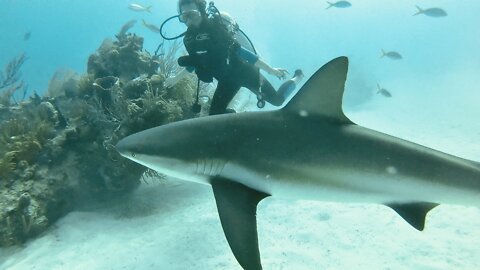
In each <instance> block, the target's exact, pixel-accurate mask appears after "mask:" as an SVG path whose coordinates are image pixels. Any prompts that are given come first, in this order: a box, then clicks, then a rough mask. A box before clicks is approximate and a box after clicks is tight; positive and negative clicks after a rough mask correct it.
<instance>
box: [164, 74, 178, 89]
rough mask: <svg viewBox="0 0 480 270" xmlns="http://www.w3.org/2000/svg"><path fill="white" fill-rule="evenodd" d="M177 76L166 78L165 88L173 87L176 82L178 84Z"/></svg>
mask: <svg viewBox="0 0 480 270" xmlns="http://www.w3.org/2000/svg"><path fill="white" fill-rule="evenodd" d="M177 81H178V80H177V77H175V76H174V77H168V78H166V79H165V81H164V82H163V86H164V87H165V88H171V87H173V86H174V85H175V84H177Z"/></svg>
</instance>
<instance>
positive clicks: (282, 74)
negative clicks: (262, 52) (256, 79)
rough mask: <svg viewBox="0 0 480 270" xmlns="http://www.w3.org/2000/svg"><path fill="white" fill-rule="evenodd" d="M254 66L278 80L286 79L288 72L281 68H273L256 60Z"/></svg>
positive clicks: (260, 60)
mask: <svg viewBox="0 0 480 270" xmlns="http://www.w3.org/2000/svg"><path fill="white" fill-rule="evenodd" d="M254 66H256V67H257V68H259V69H262V70H265V71H266V72H268V74H270V75H273V76H276V77H278V78H279V79H285V78H286V77H287V74H288V71H287V70H286V69H283V68H273V67H271V66H270V65H269V64H267V63H266V62H264V61H263V60H262V59H260V58H258V60H257V62H255V64H254Z"/></svg>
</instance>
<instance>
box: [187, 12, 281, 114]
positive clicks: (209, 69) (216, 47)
mask: <svg viewBox="0 0 480 270" xmlns="http://www.w3.org/2000/svg"><path fill="white" fill-rule="evenodd" d="M183 43H184V45H185V48H186V49H187V52H188V56H183V57H180V58H179V59H178V63H179V65H180V66H184V67H194V68H195V73H196V74H197V76H198V78H199V79H200V80H201V81H203V82H212V81H213V78H215V79H217V81H218V86H217V89H216V91H215V94H214V95H213V99H212V104H211V107H210V114H222V113H225V112H226V109H227V105H228V103H229V102H230V101H231V100H232V99H233V97H234V96H235V95H236V94H237V92H238V90H240V88H241V87H246V88H248V89H250V90H251V91H253V92H258V91H259V89H260V91H261V92H262V93H263V95H264V98H265V100H266V101H267V102H269V103H271V104H273V105H276V106H280V105H282V103H283V101H284V98H283V96H281V95H279V94H277V92H276V91H275V89H274V88H273V86H272V85H271V84H270V83H269V82H268V81H267V80H266V79H265V78H263V77H261V74H260V71H259V69H258V68H256V67H255V66H254V65H253V64H250V63H248V62H246V61H245V60H243V59H241V58H240V56H239V55H238V53H237V50H238V48H239V47H240V44H238V42H237V41H236V40H235V39H234V38H233V37H232V35H231V34H230V33H229V32H228V30H227V29H226V27H225V25H223V24H222V23H221V22H220V20H219V19H215V18H213V19H203V21H202V23H201V24H200V25H199V27H195V28H194V27H189V28H188V30H187V32H186V33H185V37H184V39H183Z"/></svg>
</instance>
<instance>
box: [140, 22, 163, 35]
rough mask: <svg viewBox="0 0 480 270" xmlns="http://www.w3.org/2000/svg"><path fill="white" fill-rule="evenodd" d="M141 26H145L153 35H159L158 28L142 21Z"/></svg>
mask: <svg viewBox="0 0 480 270" xmlns="http://www.w3.org/2000/svg"><path fill="white" fill-rule="evenodd" d="M142 24H143V26H145V27H146V28H148V29H149V30H150V31H152V32H154V33H157V34H158V33H160V28H159V27H157V26H155V25H153V24H150V23H147V22H146V21H145V20H142Z"/></svg>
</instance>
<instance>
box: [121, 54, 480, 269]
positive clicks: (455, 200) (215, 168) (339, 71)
mask: <svg viewBox="0 0 480 270" xmlns="http://www.w3.org/2000/svg"><path fill="white" fill-rule="evenodd" d="M347 70H348V59H347V58H346V57H339V58H336V59H334V60H332V61H331V62H329V63H327V64H326V65H324V66H323V67H322V68H320V69H319V70H318V71H317V72H316V73H315V74H314V75H313V76H312V77H311V78H310V79H309V80H308V81H307V82H306V83H305V85H304V86H303V87H302V88H301V89H300V90H299V91H298V93H297V94H296V95H295V96H294V97H293V98H292V100H291V101H290V102H289V103H288V104H287V105H286V106H285V107H284V108H282V109H280V110H276V111H267V112H246V113H239V114H225V115H217V116H208V117H202V118H197V119H190V120H185V121H180V122H176V123H171V124H167V125H164V126H160V127H156V128H152V129H149V130H145V131H142V132H139V133H136V134H133V135H131V136H128V137H127V138H124V139H123V140H121V141H120V142H119V143H118V144H117V146H116V148H117V150H118V151H119V153H120V154H121V155H123V156H124V157H127V158H129V159H131V160H133V161H135V162H138V163H140V164H143V165H145V166H147V167H149V168H151V169H153V170H156V171H158V172H161V173H164V174H166V175H168V176H173V177H176V178H180V179H184V180H186V181H193V182H198V183H203V184H207V185H211V186H212V188H213V193H214V196H215V200H216V203H217V209H218V213H219V216H220V221H221V224H222V227H223V230H224V233H225V236H226V238H227V241H228V243H229V245H230V248H231V249H232V251H233V254H234V255H235V257H236V259H237V261H238V262H239V263H240V265H241V266H242V267H243V268H244V269H246V270H259V269H262V265H261V262H260V252H259V249H258V238H257V225H256V208H257V204H258V203H259V202H260V201H261V200H262V199H264V198H265V197H268V196H273V197H278V198H286V199H302V200H320V201H336V202H348V203H377V204H384V205H386V206H388V207H390V208H392V209H393V210H395V211H396V212H397V213H398V214H399V215H400V216H401V217H402V218H403V219H405V220H406V221H407V222H408V223H409V224H411V225H412V226H413V227H414V228H416V229H418V230H423V228H424V225H425V216H426V214H427V213H428V211H430V210H431V209H432V208H434V207H435V206H437V205H439V204H441V203H448V204H461V205H473V206H479V205H480V163H478V162H473V161H469V160H465V159H461V158H459V157H455V156H452V155H448V154H445V153H442V152H439V151H436V150H433V149H430V148H427V147H424V146H421V145H418V144H415V143H411V142H408V141H405V140H402V139H399V138H395V137H392V136H389V135H386V134H383V133H380V132H377V131H374V130H370V129H367V128H364V127H361V126H358V125H356V124H355V123H353V122H352V121H350V120H349V119H348V118H347V117H346V116H345V114H344V113H343V110H342V98H343V92H344V87H345V80H346V77H347Z"/></svg>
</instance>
